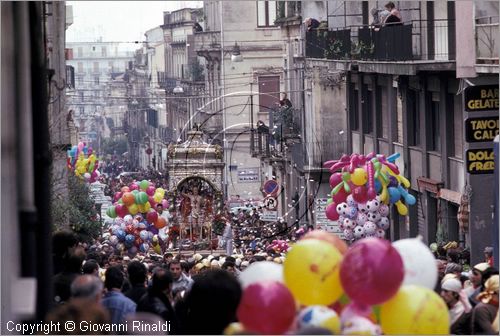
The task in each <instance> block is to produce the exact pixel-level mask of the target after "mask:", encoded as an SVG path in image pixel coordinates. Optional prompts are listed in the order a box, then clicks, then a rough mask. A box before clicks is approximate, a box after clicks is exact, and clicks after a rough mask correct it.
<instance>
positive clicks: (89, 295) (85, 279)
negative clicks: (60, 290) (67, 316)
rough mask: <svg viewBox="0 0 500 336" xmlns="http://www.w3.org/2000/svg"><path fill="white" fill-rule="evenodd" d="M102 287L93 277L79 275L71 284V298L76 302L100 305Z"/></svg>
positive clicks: (99, 281)
mask: <svg viewBox="0 0 500 336" xmlns="http://www.w3.org/2000/svg"><path fill="white" fill-rule="evenodd" d="M103 288H104V286H103V283H102V281H101V279H99V278H98V277H97V276H95V275H90V274H86V275H80V276H78V277H77V278H76V279H75V280H74V281H73V283H72V284H71V298H72V299H76V300H82V301H88V302H93V303H100V302H101V299H102V290H103Z"/></svg>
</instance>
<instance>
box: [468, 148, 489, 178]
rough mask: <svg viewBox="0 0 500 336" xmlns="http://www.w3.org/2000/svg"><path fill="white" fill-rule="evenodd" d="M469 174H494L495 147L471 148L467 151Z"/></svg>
mask: <svg viewBox="0 0 500 336" xmlns="http://www.w3.org/2000/svg"><path fill="white" fill-rule="evenodd" d="M465 156H466V159H467V172H468V173H469V174H493V172H494V170H495V155H494V153H493V148H482V149H469V150H467V151H466V152H465Z"/></svg>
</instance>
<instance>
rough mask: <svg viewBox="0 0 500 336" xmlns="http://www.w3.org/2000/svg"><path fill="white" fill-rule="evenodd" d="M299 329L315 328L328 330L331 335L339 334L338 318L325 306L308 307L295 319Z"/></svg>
mask: <svg viewBox="0 0 500 336" xmlns="http://www.w3.org/2000/svg"><path fill="white" fill-rule="evenodd" d="M297 321H298V327H299V328H307V327H316V328H324V329H327V330H329V331H330V332H331V333H332V335H337V334H340V318H339V316H338V315H337V313H336V312H335V311H334V310H333V309H330V308H328V307H325V306H318V305H316V306H309V307H306V308H304V309H302V310H301V312H300V313H299V316H298V318H297Z"/></svg>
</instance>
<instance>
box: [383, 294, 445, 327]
mask: <svg viewBox="0 0 500 336" xmlns="http://www.w3.org/2000/svg"><path fill="white" fill-rule="evenodd" d="M380 325H381V327H382V331H383V332H384V334H387V335H438V334H449V333H450V326H449V313H448V308H447V307H446V303H444V301H443V299H441V297H440V296H439V295H438V294H436V293H435V292H434V291H433V290H431V289H429V288H425V287H419V286H415V285H406V286H402V287H401V289H400V290H399V291H398V293H397V294H396V295H395V296H393V297H392V298H391V299H390V300H389V301H387V302H385V303H384V304H382V306H381V309H380Z"/></svg>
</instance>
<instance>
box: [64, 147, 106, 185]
mask: <svg viewBox="0 0 500 336" xmlns="http://www.w3.org/2000/svg"><path fill="white" fill-rule="evenodd" d="M67 154H68V156H67V159H66V166H67V167H68V169H69V170H71V171H73V172H74V173H75V175H76V176H78V177H79V178H81V179H84V180H85V181H87V182H89V183H94V182H95V181H97V178H98V177H99V176H100V175H101V174H100V173H99V170H97V168H99V160H98V159H97V157H96V155H95V154H94V152H93V150H92V147H88V146H87V144H86V143H84V142H79V143H78V145H77V146H73V147H72V148H71V149H70V150H68V151H67Z"/></svg>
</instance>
